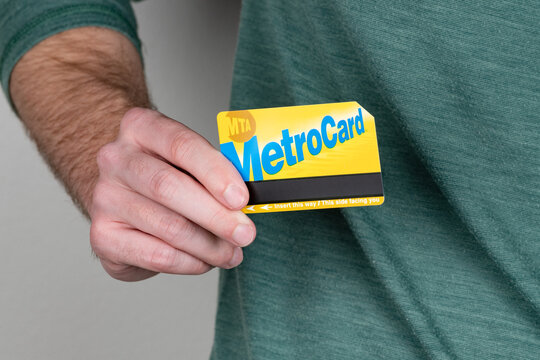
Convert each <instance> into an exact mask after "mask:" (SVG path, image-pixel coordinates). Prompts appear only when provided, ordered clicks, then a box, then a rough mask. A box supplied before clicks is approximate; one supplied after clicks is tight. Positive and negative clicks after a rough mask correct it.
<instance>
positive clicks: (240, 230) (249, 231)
mask: <svg viewBox="0 0 540 360" xmlns="http://www.w3.org/2000/svg"><path fill="white" fill-rule="evenodd" d="M254 237H255V233H254V231H253V227H252V226H250V225H246V224H239V225H238V226H236V229H234V231H233V234H232V238H233V241H234V242H235V243H236V244H237V245H238V246H246V245H248V244H249V243H251V242H252V241H253V238H254Z"/></svg>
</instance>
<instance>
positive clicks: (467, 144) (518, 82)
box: [212, 0, 540, 360]
mask: <svg viewBox="0 0 540 360" xmlns="http://www.w3.org/2000/svg"><path fill="white" fill-rule="evenodd" d="M538 24H540V3H539V2H538V1H518V2H512V3H510V2H505V1H470V2H461V1H453V0H451V1H444V2H442V1H420V2H412V1H406V2H405V1H385V2H374V1H345V0H338V1H325V0H311V1H306V0H303V1H302V0H296V1H292V0H274V1H269V0H244V2H243V9H242V16H241V24H240V38H239V45H238V51H237V55H236V56H237V58H236V65H235V72H234V86H233V94H232V100H231V107H232V108H233V109H249V108H260V107H272V106H288V105H300V104H312V103H325V102H337V101H350V100H356V101H358V102H359V103H360V104H361V105H362V106H363V107H365V108H366V109H367V110H368V111H369V112H370V113H371V114H373V115H374V116H375V120H376V125H377V132H378V140H379V144H380V156H381V164H382V173H383V182H384V188H385V196H386V201H385V203H384V204H383V205H382V206H380V207H366V208H350V209H344V210H341V211H339V210H335V211H310V212H297V213H291V212H287V213H282V214H263V215H257V216H253V220H254V221H255V222H256V224H257V229H258V236H257V239H256V241H255V242H254V243H253V244H252V245H251V246H249V247H248V248H246V249H245V260H244V263H243V264H242V265H241V266H240V267H238V268H237V269H234V270H228V271H222V272H221V280H220V301H219V309H218V317H217V322H216V338H215V344H214V349H213V354H212V359H214V360H225V359H374V358H376V359H424V358H426V359H540V313H539V312H540V278H539V276H540V102H539V100H540V68H539V65H540V63H539V59H540V46H539V44H540V36H539V35H540V31H539V25H538Z"/></svg>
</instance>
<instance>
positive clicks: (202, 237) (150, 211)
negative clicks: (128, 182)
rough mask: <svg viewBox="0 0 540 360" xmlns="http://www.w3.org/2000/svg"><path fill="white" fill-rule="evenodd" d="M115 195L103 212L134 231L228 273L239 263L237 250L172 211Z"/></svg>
mask: <svg viewBox="0 0 540 360" xmlns="http://www.w3.org/2000/svg"><path fill="white" fill-rule="evenodd" d="M117 194H118V193H117V192H116V193H112V192H111V195H110V196H109V202H108V204H107V206H108V207H109V208H108V209H107V211H106V212H107V213H110V214H115V215H116V216H117V217H118V218H119V219H120V220H122V221H124V222H125V223H127V224H130V225H131V226H133V227H134V228H137V229H139V230H141V231H143V232H145V233H148V234H151V235H154V236H155V237H157V238H159V239H161V240H163V241H165V242H166V243H168V244H169V245H171V246H172V247H174V248H176V249H178V250H181V251H184V252H186V253H188V254H190V255H192V256H194V257H196V258H198V259H200V260H202V261H204V262H205V263H207V264H210V265H213V266H219V267H222V268H225V269H230V268H232V267H235V266H237V265H239V264H240V263H241V262H242V259H243V255H242V250H241V249H240V248H238V247H236V246H234V245H232V244H231V243H229V242H228V241H225V240H223V239H219V238H218V237H216V236H215V235H214V234H212V233H210V232H209V231H207V230H205V229H203V228H201V227H200V226H198V225H197V224H195V223H193V222H191V221H189V220H188V219H186V218H184V217H182V216H180V215H179V214H177V213H175V212H174V211H172V210H170V209H168V208H166V207H164V206H162V205H160V204H158V203H156V202H154V201H152V200H150V199H148V198H146V197H144V196H141V195H139V194H136V193H134V192H132V191H126V192H125V193H123V194H122V196H121V199H120V198H119V197H118V195H117ZM118 205H119V206H118Z"/></svg>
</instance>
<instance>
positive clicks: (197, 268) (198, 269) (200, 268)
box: [189, 261, 212, 275]
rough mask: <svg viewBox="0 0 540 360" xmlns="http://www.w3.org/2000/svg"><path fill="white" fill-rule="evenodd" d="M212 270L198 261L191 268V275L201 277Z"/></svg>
mask: <svg viewBox="0 0 540 360" xmlns="http://www.w3.org/2000/svg"><path fill="white" fill-rule="evenodd" d="M210 270H212V267H211V266H210V265H208V264H206V263H204V262H202V261H197V263H196V264H194V265H193V266H192V267H191V269H190V272H189V274H191V275H201V274H204V273H207V272H208V271H210Z"/></svg>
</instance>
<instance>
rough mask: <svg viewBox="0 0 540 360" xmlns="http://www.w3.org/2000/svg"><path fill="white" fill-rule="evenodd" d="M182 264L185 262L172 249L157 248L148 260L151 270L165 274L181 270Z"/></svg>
mask: <svg viewBox="0 0 540 360" xmlns="http://www.w3.org/2000/svg"><path fill="white" fill-rule="evenodd" d="M182 263H183V260H182V257H181V256H179V253H178V251H176V250H174V249H170V248H163V247H156V248H155V249H154V250H152V252H151V253H150V257H149V258H148V265H149V267H150V268H151V269H156V270H157V271H159V272H165V273H171V272H175V270H176V269H177V268H181V265H182Z"/></svg>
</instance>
